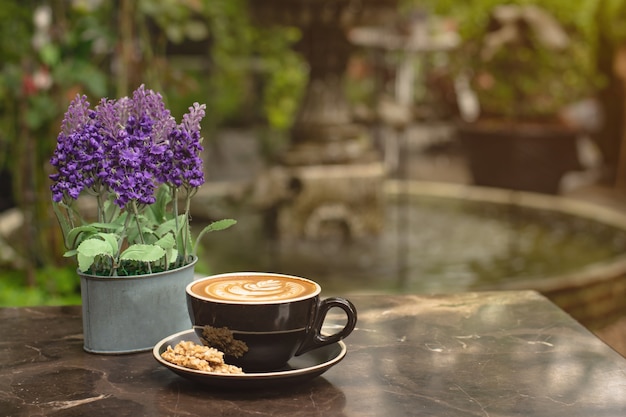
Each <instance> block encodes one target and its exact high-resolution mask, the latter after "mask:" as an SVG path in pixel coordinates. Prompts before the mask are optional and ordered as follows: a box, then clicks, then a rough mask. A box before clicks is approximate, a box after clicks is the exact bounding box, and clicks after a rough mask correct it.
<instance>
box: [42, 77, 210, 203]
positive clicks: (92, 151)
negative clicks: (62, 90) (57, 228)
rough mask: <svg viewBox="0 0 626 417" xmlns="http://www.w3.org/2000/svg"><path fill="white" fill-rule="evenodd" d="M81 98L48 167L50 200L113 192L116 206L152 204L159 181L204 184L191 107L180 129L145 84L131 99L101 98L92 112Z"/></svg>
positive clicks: (199, 108)
mask: <svg viewBox="0 0 626 417" xmlns="http://www.w3.org/2000/svg"><path fill="white" fill-rule="evenodd" d="M89 107H90V105H89V102H88V101H87V98H86V97H85V96H77V97H76V99H74V100H73V101H72V103H71V104H70V106H69V107H68V110H67V112H66V114H65V118H64V120H63V125H62V130H61V133H59V136H58V138H57V147H56V149H55V151H54V154H53V156H52V158H51V160H50V163H51V164H52V166H53V167H54V168H56V170H57V172H56V173H54V174H52V175H50V178H51V179H52V181H53V184H52V186H51V190H52V196H53V200H54V201H57V202H59V201H61V200H63V199H64V198H66V197H69V198H72V199H76V198H78V196H79V195H80V193H81V192H82V191H84V190H86V189H91V190H92V191H93V192H96V193H99V192H100V191H101V190H100V187H105V188H106V192H109V193H113V195H114V197H115V198H114V201H115V203H116V204H117V205H118V206H120V207H122V208H123V207H125V206H126V205H127V204H128V203H129V202H132V201H134V202H137V203H139V204H152V203H154V201H155V191H156V189H157V187H158V186H159V185H160V184H162V183H167V184H169V185H170V186H173V187H181V186H184V187H187V188H195V187H199V186H200V185H202V184H203V183H204V174H203V169H202V159H201V158H200V153H201V151H202V145H201V141H202V137H201V136H200V121H201V120H202V118H203V117H204V115H205V108H206V107H205V106H204V105H199V104H198V103H194V105H193V107H190V108H189V112H188V113H187V114H185V115H184V116H183V121H182V123H181V124H180V125H177V124H176V121H175V120H174V118H173V117H172V116H171V113H170V111H169V110H168V109H167V108H166V107H165V104H164V102H163V98H162V96H161V95H160V94H158V93H155V92H154V91H152V90H150V89H146V88H145V87H144V86H143V85H142V86H140V87H139V88H138V89H137V90H135V91H134V92H133V95H132V98H128V97H124V98H121V99H119V100H108V99H102V100H101V101H100V103H99V104H98V105H97V106H96V108H95V109H94V110H90V108H89Z"/></svg>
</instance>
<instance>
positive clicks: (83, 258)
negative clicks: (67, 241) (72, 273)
mask: <svg viewBox="0 0 626 417" xmlns="http://www.w3.org/2000/svg"><path fill="white" fill-rule="evenodd" d="M76 260H77V261H78V269H79V270H80V271H81V272H85V271H87V270H88V269H89V268H90V267H91V265H93V261H94V260H95V258H94V257H93V256H87V255H83V254H81V253H78V255H77V256H76Z"/></svg>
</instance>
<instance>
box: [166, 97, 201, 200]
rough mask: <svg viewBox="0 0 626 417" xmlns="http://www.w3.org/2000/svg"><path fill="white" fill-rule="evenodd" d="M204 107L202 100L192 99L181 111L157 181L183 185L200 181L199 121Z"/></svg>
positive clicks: (199, 182)
mask: <svg viewBox="0 0 626 417" xmlns="http://www.w3.org/2000/svg"><path fill="white" fill-rule="evenodd" d="M205 108H206V106H205V105H204V104H202V105H200V104H198V103H194V104H193V106H192V107H189V112H188V113H186V114H185V115H183V122H182V123H181V124H180V125H179V126H177V127H176V128H175V129H173V130H172V131H171V132H170V134H169V137H168V139H169V152H168V154H167V158H166V159H165V160H164V169H163V171H162V175H163V176H162V177H161V181H163V182H165V183H167V184H170V185H172V186H173V187H181V186H184V187H185V188H197V187H200V186H201V185H202V184H204V170H203V167H202V158H201V157H200V154H201V153H202V150H203V148H202V144H201V142H202V136H201V135H200V121H201V120H202V118H203V117H204V115H205V111H204V110H205Z"/></svg>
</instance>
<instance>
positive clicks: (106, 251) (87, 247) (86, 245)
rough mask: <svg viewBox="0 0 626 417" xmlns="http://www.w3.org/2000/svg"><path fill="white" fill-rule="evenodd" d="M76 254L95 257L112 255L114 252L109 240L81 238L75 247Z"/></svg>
mask: <svg viewBox="0 0 626 417" xmlns="http://www.w3.org/2000/svg"><path fill="white" fill-rule="evenodd" d="M77 251H78V254H79V255H82V256H89V257H92V258H95V257H96V256H98V255H104V256H113V254H114V253H115V252H114V251H113V248H112V247H111V245H110V244H109V242H107V241H104V240H102V239H87V240H83V241H82V242H81V244H80V245H78V248H77Z"/></svg>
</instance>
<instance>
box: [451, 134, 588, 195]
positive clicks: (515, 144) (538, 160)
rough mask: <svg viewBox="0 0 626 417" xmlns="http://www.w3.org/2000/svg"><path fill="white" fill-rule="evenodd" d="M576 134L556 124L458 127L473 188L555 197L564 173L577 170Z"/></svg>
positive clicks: (578, 165) (578, 167) (578, 162)
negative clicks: (538, 193)
mask: <svg viewBox="0 0 626 417" xmlns="http://www.w3.org/2000/svg"><path fill="white" fill-rule="evenodd" d="M578 134H579V133H578V132H577V131H575V130H572V129H568V128H566V127H564V126H561V125H556V124H546V125H542V124H528V125H518V124H503V123H497V124H496V123H483V122H477V123H472V124H461V125H459V126H458V127H457V135H458V138H459V140H460V142H461V144H462V145H463V148H464V151H465V155H466V157H467V159H468V163H469V169H470V172H471V174H472V177H473V180H474V184H476V185H480V186H486V187H498V188H508V189H512V190H520V191H533V192H540V193H545V194H557V193H558V191H559V185H560V182H561V178H562V177H563V175H564V174H565V173H566V172H568V171H575V170H579V169H581V164H580V161H579V159H578V153H577V147H576V140H577V137H578Z"/></svg>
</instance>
